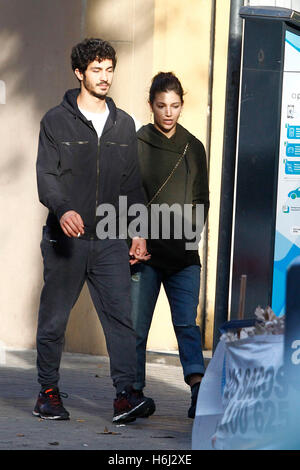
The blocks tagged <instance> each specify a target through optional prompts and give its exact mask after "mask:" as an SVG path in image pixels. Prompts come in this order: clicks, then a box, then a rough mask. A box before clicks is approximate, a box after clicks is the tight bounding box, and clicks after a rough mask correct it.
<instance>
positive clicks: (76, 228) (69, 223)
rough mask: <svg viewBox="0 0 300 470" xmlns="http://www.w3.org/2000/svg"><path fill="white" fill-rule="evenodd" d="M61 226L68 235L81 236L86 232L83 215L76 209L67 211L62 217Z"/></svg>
mask: <svg viewBox="0 0 300 470" xmlns="http://www.w3.org/2000/svg"><path fill="white" fill-rule="evenodd" d="M59 223H60V226H61V228H62V230H63V232H64V234H65V235H67V237H69V238H71V237H76V238H77V237H79V236H80V235H83V234H84V224H83V220H82V218H81V216H80V215H79V214H78V213H77V212H75V211H68V212H65V213H64V215H63V216H62V217H61V218H60V221H59Z"/></svg>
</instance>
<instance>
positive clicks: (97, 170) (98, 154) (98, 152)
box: [91, 137, 100, 240]
mask: <svg viewBox="0 0 300 470" xmlns="http://www.w3.org/2000/svg"><path fill="white" fill-rule="evenodd" d="M99 160H100V137H98V143H97V167H96V174H97V181H96V207H95V227H96V221H97V207H98V192H99V175H100V161H99ZM91 240H94V237H93V236H92V237H91Z"/></svg>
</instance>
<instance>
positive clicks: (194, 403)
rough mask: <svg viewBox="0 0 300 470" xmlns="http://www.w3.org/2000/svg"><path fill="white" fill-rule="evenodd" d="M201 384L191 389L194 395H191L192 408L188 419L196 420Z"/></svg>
mask: <svg viewBox="0 0 300 470" xmlns="http://www.w3.org/2000/svg"><path fill="white" fill-rule="evenodd" d="M199 387H200V382H198V383H196V384H194V385H193V386H192V387H191V391H192V395H191V406H190V407H189V410H188V417H189V418H192V419H194V418H195V414H196V406H197V398H198V393H199Z"/></svg>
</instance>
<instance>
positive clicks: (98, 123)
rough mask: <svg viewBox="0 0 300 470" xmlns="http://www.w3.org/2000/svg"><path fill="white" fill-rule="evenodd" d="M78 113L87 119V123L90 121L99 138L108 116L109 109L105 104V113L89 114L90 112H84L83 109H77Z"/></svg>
mask: <svg viewBox="0 0 300 470" xmlns="http://www.w3.org/2000/svg"><path fill="white" fill-rule="evenodd" d="M79 110H80V112H81V113H82V114H83V115H84V116H85V117H86V118H87V120H88V121H92V123H93V126H94V128H95V131H96V132H97V134H98V137H99V138H100V137H101V135H102V132H103V128H104V126H105V123H106V119H107V118H108V115H109V109H108V106H107V104H106V103H105V111H104V113H91V112H90V111H86V110H85V109H81V108H79Z"/></svg>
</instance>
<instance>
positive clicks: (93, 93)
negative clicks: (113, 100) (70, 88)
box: [83, 77, 109, 100]
mask: <svg viewBox="0 0 300 470" xmlns="http://www.w3.org/2000/svg"><path fill="white" fill-rule="evenodd" d="M103 83H105V84H106V85H107V83H106V82H103ZM83 84H84V87H85V89H86V90H87V91H88V92H89V94H90V95H92V96H95V98H98V99H99V100H105V98H106V95H107V93H108V91H109V86H108V88H107V90H106V91H105V93H103V94H102V93H101V94H100V93H97V91H96V90H93V88H92V87H91V85H90V82H89V81H88V80H86V78H85V77H84V79H83Z"/></svg>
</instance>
